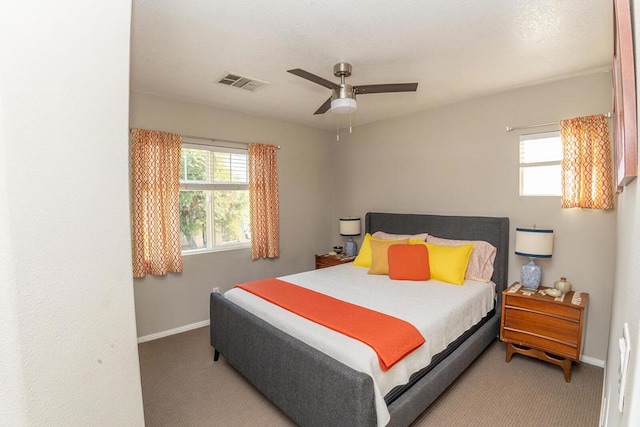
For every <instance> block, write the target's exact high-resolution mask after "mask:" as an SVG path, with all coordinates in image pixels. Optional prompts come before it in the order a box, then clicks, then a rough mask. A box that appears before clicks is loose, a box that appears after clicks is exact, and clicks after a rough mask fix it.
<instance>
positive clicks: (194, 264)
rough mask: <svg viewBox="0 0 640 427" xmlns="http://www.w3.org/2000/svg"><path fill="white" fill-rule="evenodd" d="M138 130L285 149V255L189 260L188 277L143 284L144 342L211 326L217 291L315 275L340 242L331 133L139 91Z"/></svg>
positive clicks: (281, 171) (139, 301) (281, 158)
mask: <svg viewBox="0 0 640 427" xmlns="http://www.w3.org/2000/svg"><path fill="white" fill-rule="evenodd" d="M229 90H237V89H234V88H229ZM130 126H131V127H132V128H145V129H155V130H163V131H170V132H176V133H180V134H183V135H192V136H199V137H206V138H220V139H229V140H233V141H245V142H262V143H267V144H276V145H280V147H281V149H280V150H278V185H279V201H280V257H279V258H277V259H275V260H256V261H251V250H250V249H240V250H233V251H224V252H214V253H206V254H200V255H188V256H185V257H183V264H184V265H183V267H184V268H183V272H182V273H178V274H176V273H169V274H168V275H167V276H146V277H145V278H143V279H136V280H135V300H136V319H137V327H138V336H139V337H148V336H149V335H151V336H157V335H156V334H162V333H163V332H164V331H167V330H172V329H176V328H178V329H179V328H181V327H184V326H187V325H193V324H201V322H206V321H207V320H208V319H209V293H210V292H211V288H212V287H214V286H215V287H220V290H221V291H222V292H224V291H226V290H228V289H230V288H231V287H232V286H234V285H236V284H238V283H243V282H247V281H251V280H256V279H260V278H264V277H277V276H282V275H285V274H289V273H294V272H300V271H304V270H310V269H312V268H313V267H314V262H315V258H314V254H316V253H326V252H328V251H329V250H331V246H332V245H333V242H334V241H336V240H335V239H337V238H339V236H338V234H335V235H331V234H329V233H328V230H331V224H332V223H333V222H337V220H336V221H332V218H331V203H332V194H333V191H334V188H333V187H332V186H331V185H329V182H330V180H331V173H330V171H331V170H332V165H331V163H330V160H331V152H332V150H333V147H334V141H335V140H334V139H333V140H332V138H331V135H330V133H328V132H324V131H320V130H317V129H310V128H307V127H304V126H300V125H295V124H290V123H283V122H279V121H275V120H270V119H265V118H262V117H256V116H250V115H246V114H240V113H234V112H231V111H226V110H221V109H216V108H211V107H206V106H203V105H197V104H191V103H185V102H178V101H173V100H169V99H166V98H160V97H156V96H150V95H144V94H139V93H132V94H131V123H130Z"/></svg>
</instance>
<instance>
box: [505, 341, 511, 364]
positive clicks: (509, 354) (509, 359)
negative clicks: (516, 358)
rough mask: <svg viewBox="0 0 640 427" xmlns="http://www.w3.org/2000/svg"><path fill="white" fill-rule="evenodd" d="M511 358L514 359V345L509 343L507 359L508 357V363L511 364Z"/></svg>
mask: <svg viewBox="0 0 640 427" xmlns="http://www.w3.org/2000/svg"><path fill="white" fill-rule="evenodd" d="M511 357H513V344H511V343H510V342H508V343H507V357H506V361H507V363H509V362H511Z"/></svg>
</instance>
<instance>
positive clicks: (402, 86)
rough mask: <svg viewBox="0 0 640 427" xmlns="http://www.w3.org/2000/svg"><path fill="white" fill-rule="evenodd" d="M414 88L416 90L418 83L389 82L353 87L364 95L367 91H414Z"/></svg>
mask: <svg viewBox="0 0 640 427" xmlns="http://www.w3.org/2000/svg"><path fill="white" fill-rule="evenodd" d="M416 90H418V83H389V84H382V85H362V86H354V87H353V91H354V92H355V93H356V94H358V95H366V94H368V93H387V92H415V91H416Z"/></svg>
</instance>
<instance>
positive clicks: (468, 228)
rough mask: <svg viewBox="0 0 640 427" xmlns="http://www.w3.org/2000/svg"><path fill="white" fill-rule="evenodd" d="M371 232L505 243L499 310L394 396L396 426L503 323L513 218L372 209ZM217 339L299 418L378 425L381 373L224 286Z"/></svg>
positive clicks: (215, 315) (214, 302) (217, 298)
mask: <svg viewBox="0 0 640 427" xmlns="http://www.w3.org/2000/svg"><path fill="white" fill-rule="evenodd" d="M365 230H366V232H368V233H372V234H373V233H374V232H376V231H385V232H387V233H395V234H417V233H425V232H426V233H429V234H432V235H434V236H437V237H442V238H448V239H461V240H462V239H463V240H485V241H487V242H489V243H491V244H492V245H493V246H495V247H496V248H497V255H496V260H495V263H494V268H495V270H494V274H493V278H492V280H493V282H494V283H495V284H496V285H497V289H496V291H497V298H498V301H497V303H496V314H495V315H494V316H493V317H492V318H491V319H489V320H488V321H487V322H486V323H485V324H484V325H483V326H482V327H480V328H479V329H478V330H477V331H476V332H475V333H474V334H473V335H472V336H470V337H469V338H468V339H467V340H466V341H464V342H463V343H462V344H461V345H460V346H459V347H458V348H457V349H456V350H454V351H453V352H452V353H451V354H449V355H448V356H447V357H446V358H445V359H443V360H442V361H441V362H440V363H438V365H436V366H435V367H434V368H433V369H431V370H430V371H429V372H428V373H427V374H426V375H425V376H424V377H422V378H421V379H420V380H419V381H418V382H417V383H415V384H414V385H413V386H412V387H411V388H409V389H408V390H406V391H405V392H404V393H403V394H402V395H401V396H399V397H398V398H397V399H396V400H394V401H393V402H392V403H391V404H389V406H388V407H389V412H390V414H391V421H390V422H389V424H388V425H389V426H408V425H409V424H410V423H411V422H412V421H414V420H415V419H416V418H417V417H418V416H419V415H420V414H421V413H422V412H424V410H425V409H427V407H428V406H429V405H430V404H431V403H432V402H433V401H434V400H435V399H436V398H437V397H438V396H439V395H440V394H441V393H442V392H443V391H444V390H445V389H446V388H447V387H448V386H449V385H450V384H451V383H453V381H454V380H455V379H456V378H457V377H458V376H459V375H460V374H461V373H462V372H463V371H464V370H465V369H466V368H467V367H468V366H469V365H470V364H471V363H472V362H473V361H474V360H475V359H476V357H478V356H479V355H480V353H482V351H483V350H484V349H485V348H486V347H487V346H488V345H489V344H490V343H491V342H493V340H494V339H495V338H496V336H497V335H498V333H499V328H500V307H501V296H502V290H504V289H505V288H506V286H507V266H508V247H509V218H495V217H468V216H440V215H422V214H396V213H372V212H369V213H367V215H366V218H365ZM210 303H211V305H210V314H211V345H212V346H213V347H214V349H215V351H214V354H215V357H214V358H215V359H217V356H218V355H219V354H222V355H223V357H224V358H225V359H226V360H227V362H228V363H229V364H230V365H232V366H233V367H234V368H235V369H236V370H237V371H239V372H240V373H241V374H242V375H243V376H244V377H245V378H247V379H248V380H249V381H250V382H251V383H252V384H253V385H254V386H255V387H256V388H257V389H258V390H260V391H261V392H262V393H263V394H264V395H265V396H267V397H268V398H269V399H270V400H271V401H272V402H273V403H274V404H275V405H276V406H278V407H279V408H280V409H281V410H282V411H283V412H284V413H285V414H287V415H288V416H289V417H290V418H291V419H292V420H293V421H295V422H296V423H297V424H299V425H302V426H350V427H353V426H375V425H376V422H377V421H376V420H377V416H376V410H375V405H374V397H373V380H372V379H371V377H369V376H368V375H366V374H364V373H361V372H358V371H355V370H353V369H351V368H350V367H348V366H346V365H344V364H342V363H341V362H338V361H337V360H335V359H333V358H331V357H329V356H327V355H326V354H324V353H322V352H320V351H318V350H316V349H315V348H313V347H310V346H309V345H307V344H305V343H303V342H302V341H300V340H298V339H296V338H293V337H291V336H289V335H287V334H286V333H284V332H282V331H280V330H279V329H277V328H275V327H273V326H271V325H270V324H268V323H267V322H265V321H264V320H262V319H260V318H258V317H256V316H254V315H253V314H251V313H249V312H247V311H246V310H244V309H242V308H240V307H239V306H237V305H236V304H234V303H232V302H230V301H228V300H226V299H225V298H224V296H222V295H221V294H217V293H212V294H211V299H210Z"/></svg>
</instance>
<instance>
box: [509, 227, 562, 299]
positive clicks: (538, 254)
mask: <svg viewBox="0 0 640 427" xmlns="http://www.w3.org/2000/svg"><path fill="white" fill-rule="evenodd" d="M515 252H516V255H519V256H526V257H529V262H528V263H527V264H525V265H523V266H522V276H521V278H520V282H521V283H522V285H523V286H524V287H525V288H527V289H530V290H533V291H535V290H536V289H538V286H540V280H541V278H542V270H541V269H540V266H538V265H536V263H535V262H534V261H533V259H534V258H551V254H553V230H541V229H538V228H516V251H515Z"/></svg>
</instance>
